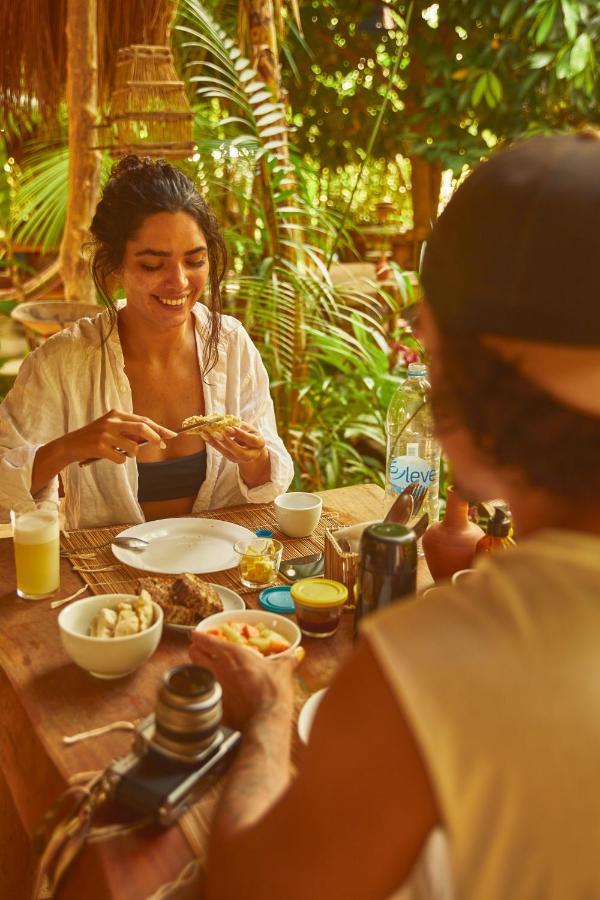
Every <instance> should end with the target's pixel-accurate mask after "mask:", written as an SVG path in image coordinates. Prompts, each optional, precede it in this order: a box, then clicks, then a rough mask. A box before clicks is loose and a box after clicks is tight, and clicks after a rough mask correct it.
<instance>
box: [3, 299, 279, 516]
mask: <svg viewBox="0 0 600 900" xmlns="http://www.w3.org/2000/svg"><path fill="white" fill-rule="evenodd" d="M125 303H126V301H119V303H118V304H117V306H118V307H119V308H122V306H123V305H124V304H125ZM193 314H194V317H195V321H196V346H197V350H198V359H199V362H200V367H201V370H202V349H203V340H202V335H203V332H204V329H205V326H206V324H207V323H208V316H209V313H208V310H207V309H206V307H205V306H203V305H202V304H200V303H197V304H196V305H195V306H194V308H193ZM109 321H110V320H109V316H108V311H105V312H103V313H101V314H100V315H98V316H96V317H95V318H93V319H88V318H84V319H80V320H79V321H78V322H77V323H76V324H75V325H73V326H72V327H71V328H68V329H66V330H65V331H62V332H60V333H59V334H56V335H55V336H54V337H52V338H50V339H49V340H48V341H46V343H45V344H44V345H43V346H42V347H40V348H39V349H37V350H35V351H33V352H32V353H30V354H29V356H27V357H26V359H25V360H24V362H23V364H22V365H21V368H20V370H19V374H18V376H17V379H16V381H15V384H14V386H13V388H12V390H11V391H10V392H9V393H8V395H7V397H6V399H5V401H4V403H3V404H2V405H1V406H0V518H2V520H3V521H6V520H7V519H8V515H9V511H10V509H11V508H12V507H13V506H15V505H19V504H21V503H23V502H25V501H27V500H29V499H31V493H30V488H31V472H32V467H33V461H34V457H35V454H36V452H37V450H38V449H39V448H40V447H41V446H43V445H44V444H47V443H48V442H49V441H52V440H55V439H56V438H59V437H61V436H62V435H64V434H66V433H67V432H70V431H74V430H75V429H77V428H81V427H82V426H84V425H87V424H88V423H89V422H93V421H94V420H95V419H98V418H100V416H103V415H104V414H105V413H107V412H109V410H111V409H118V410H121V411H123V412H133V408H132V397H131V387H130V385H129V381H128V379H127V376H126V374H125V370H124V360H123V351H122V349H121V342H120V340H119V331H118V328H117V327H116V326H115V328H113V330H112V332H111V334H110V337H109V338H108V340H107V341H106V343H105V344H104V346H102V343H101V341H102V337H103V336H104V335H106V334H107V332H108V328H109ZM167 389H168V386H167ZM203 390H204V405H205V412H206V414H207V415H208V414H210V413H221V414H225V413H227V414H230V415H237V416H239V417H240V418H241V419H244V420H245V421H246V422H249V423H251V424H252V425H254V426H255V427H256V428H257V429H258V430H259V431H260V432H261V434H262V435H263V437H264V438H265V441H266V444H267V448H268V450H269V456H270V459H271V480H270V481H268V482H267V483H265V484H261V485H259V486H258V487H253V488H250V487H248V486H247V485H246V484H245V483H244V481H243V480H242V478H241V476H240V473H239V469H238V466H237V464H235V463H232V462H230V461H229V460H227V459H225V457H224V456H223V455H222V454H221V453H219V452H218V451H216V450H213V448H212V447H209V446H208V445H207V448H206V449H207V459H206V479H205V481H204V483H203V484H202V486H201V487H200V490H199V491H198V495H197V497H196V499H195V501H194V506H193V510H192V512H193V513H199V512H201V511H202V510H204V509H214V508H218V507H221V506H232V505H234V504H236V503H263V502H268V501H270V500H272V499H273V498H274V497H276V496H277V495H278V494H281V493H283V492H285V491H286V490H287V488H288V487H289V485H290V482H291V480H292V477H293V463H292V460H291V457H290V455H289V453H288V452H287V450H286V449H285V447H284V445H283V442H282V441H281V438H280V437H279V436H278V434H277V425H276V422H275V413H274V409H273V401H272V400H271V396H270V394H269V379H268V376H267V372H266V370H265V367H264V365H263V362H262V360H261V358H260V355H259V353H258V350H257V349H256V347H255V346H254V344H253V343H252V341H251V340H250V337H249V335H248V333H247V332H246V330H245V329H244V327H243V326H242V324H241V323H240V322H239V321H238V320H237V319H234V318H232V317H231V316H221V337H220V341H219V346H218V361H217V363H216V365H215V367H214V368H213V369H211V370H210V372H209V373H208V374H207V375H206V377H205V379H204V382H203ZM61 475H62V479H63V484H64V488H65V527H66V528H67V529H72V528H86V527H91V526H101V525H114V524H130V523H131V524H133V523H138V522H143V521H145V519H144V513H143V512H142V508H141V506H140V504H139V503H138V500H137V491H138V472H137V463H136V460H135V459H133V458H127V460H126V461H125V463H124V464H123V465H118V464H115V463H114V462H111V461H110V460H105V459H103V460H99V461H98V462H95V463H93V464H92V465H90V466H87V467H84V468H81V467H80V466H79V465H78V464H77V463H74V464H73V465H70V466H67V467H66V468H65V469H64V470H63V471H62V473H61ZM57 497H58V477H55V478H53V479H52V481H51V482H49V483H48V484H47V485H46V486H45V487H44V488H43V489H42V490H41V491H39V493H38V494H36V498H38V499H39V498H48V499H56V498H57Z"/></svg>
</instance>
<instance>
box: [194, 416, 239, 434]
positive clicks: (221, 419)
mask: <svg viewBox="0 0 600 900" xmlns="http://www.w3.org/2000/svg"><path fill="white" fill-rule="evenodd" d="M240 423H241V419H240V418H239V416H229V415H224V416H222V415H220V414H219V413H211V414H210V415H208V416H188V418H187V419H184V420H183V422H182V423H181V427H182V428H185V429H186V434H208V435H212V436H213V437H219V435H221V434H223V432H224V431H225V429H226V428H237V427H238V425H240ZM189 425H195V426H196V427H195V428H188V426H189Z"/></svg>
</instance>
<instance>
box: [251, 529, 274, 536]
mask: <svg viewBox="0 0 600 900" xmlns="http://www.w3.org/2000/svg"><path fill="white" fill-rule="evenodd" d="M254 534H255V535H256V537H262V538H272V537H273V532H272V531H271V529H270V528H257V529H256V531H255V532H254Z"/></svg>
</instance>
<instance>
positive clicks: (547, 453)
mask: <svg viewBox="0 0 600 900" xmlns="http://www.w3.org/2000/svg"><path fill="white" fill-rule="evenodd" d="M439 352H440V354H441V360H440V361H441V372H440V376H439V378H438V382H439V384H436V389H435V391H434V392H433V395H432V406H433V411H434V415H435V418H436V423H437V427H438V430H439V431H440V433H442V434H443V432H444V430H445V429H449V428H452V427H455V426H456V424H460V425H463V426H464V427H465V428H466V429H467V430H468V432H469V434H470V435H471V438H472V440H473V441H474V443H475V445H476V447H477V448H478V449H479V450H480V452H482V453H483V454H484V456H485V457H486V459H488V460H489V462H491V463H492V465H498V466H506V467H510V468H514V469H515V470H518V471H520V472H522V473H523V476H524V477H525V479H526V481H527V483H528V484H529V485H531V486H532V487H538V488H542V489H544V490H545V491H548V492H549V493H552V494H554V495H555V496H558V497H561V498H564V499H569V500H570V501H571V502H573V503H577V502H581V501H584V500H589V499H592V498H597V497H599V496H600V465H599V464H598V460H599V459H600V420H599V419H598V418H597V417H594V416H588V415H586V414H585V413H582V412H578V411H576V410H574V409H570V408H569V407H567V406H564V405H563V404H561V403H560V402H558V401H556V400H554V399H553V398H552V397H551V396H550V395H549V394H547V393H546V391H544V390H543V389H542V388H539V387H537V386H536V385H535V384H533V383H532V382H530V381H529V380H527V379H525V378H523V377H521V376H520V375H519V373H518V372H517V371H516V370H515V369H514V368H513V367H512V366H510V365H509V364H508V363H506V362H504V361H503V360H502V359H500V358H499V357H498V356H497V355H496V354H494V353H493V352H492V351H490V350H488V349H487V348H485V347H483V346H482V345H481V344H480V343H479V342H478V340H477V338H476V337H474V336H473V335H466V336H462V337H461V336H457V335H455V334H447V333H445V332H443V333H441V335H440V351H439Z"/></svg>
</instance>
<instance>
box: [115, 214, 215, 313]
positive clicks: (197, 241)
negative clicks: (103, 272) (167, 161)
mask: <svg viewBox="0 0 600 900" xmlns="http://www.w3.org/2000/svg"><path fill="white" fill-rule="evenodd" d="M119 274H120V279H121V284H122V286H123V289H124V291H125V296H126V297H127V315H128V316H131V314H134V315H135V316H136V317H138V318H140V319H143V320H144V321H145V322H146V323H147V324H148V325H151V326H154V327H156V328H160V329H164V328H171V327H176V326H180V325H182V324H183V323H184V322H185V321H186V319H187V317H188V316H189V315H190V310H191V308H192V306H193V305H194V303H196V301H197V300H198V299H199V297H200V295H201V294H202V291H203V290H204V285H205V284H206V279H207V277H208V249H207V244H206V238H205V237H204V233H203V232H202V230H201V228H200V227H199V226H198V224H197V223H196V221H195V219H193V218H192V217H191V216H190V215H189V214H188V213H186V212H176V213H169V212H160V213H154V214H153V215H150V216H148V217H147V218H146V219H144V221H143V222H142V224H141V226H140V228H139V229H138V231H137V233H136V234H135V235H134V236H133V237H132V238H131V240H129V241H127V243H126V245H125V256H124V258H123V265H122V267H121V270H120V273H119Z"/></svg>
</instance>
